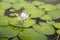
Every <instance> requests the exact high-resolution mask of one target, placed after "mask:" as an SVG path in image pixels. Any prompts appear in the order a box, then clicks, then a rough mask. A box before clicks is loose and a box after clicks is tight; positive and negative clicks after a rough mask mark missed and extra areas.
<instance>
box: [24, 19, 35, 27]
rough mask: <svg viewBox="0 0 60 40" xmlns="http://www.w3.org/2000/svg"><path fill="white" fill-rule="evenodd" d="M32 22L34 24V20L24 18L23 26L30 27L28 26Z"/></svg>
mask: <svg viewBox="0 0 60 40" xmlns="http://www.w3.org/2000/svg"><path fill="white" fill-rule="evenodd" d="M34 24H35V21H34V20H25V21H24V26H25V27H30V26H32V25H34Z"/></svg>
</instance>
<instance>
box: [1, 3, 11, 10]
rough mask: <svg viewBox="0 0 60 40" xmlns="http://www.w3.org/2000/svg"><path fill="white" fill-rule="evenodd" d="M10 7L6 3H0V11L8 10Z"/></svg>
mask: <svg viewBox="0 0 60 40" xmlns="http://www.w3.org/2000/svg"><path fill="white" fill-rule="evenodd" d="M10 7H11V4H10V3H8V2H0V9H8V8H10Z"/></svg>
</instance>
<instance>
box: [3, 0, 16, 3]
mask: <svg viewBox="0 0 60 40" xmlns="http://www.w3.org/2000/svg"><path fill="white" fill-rule="evenodd" d="M2 1H3V2H12V3H15V2H16V1H17V0H2Z"/></svg>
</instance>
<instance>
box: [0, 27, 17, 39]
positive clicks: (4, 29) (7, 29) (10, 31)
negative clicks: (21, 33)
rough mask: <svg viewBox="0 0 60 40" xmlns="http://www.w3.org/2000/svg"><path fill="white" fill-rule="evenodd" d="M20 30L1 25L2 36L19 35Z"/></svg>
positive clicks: (0, 33) (0, 35)
mask: <svg viewBox="0 0 60 40" xmlns="http://www.w3.org/2000/svg"><path fill="white" fill-rule="evenodd" d="M17 34H18V31H17V30H14V29H12V28H10V27H0V37H8V38H11V37H15V36H17Z"/></svg>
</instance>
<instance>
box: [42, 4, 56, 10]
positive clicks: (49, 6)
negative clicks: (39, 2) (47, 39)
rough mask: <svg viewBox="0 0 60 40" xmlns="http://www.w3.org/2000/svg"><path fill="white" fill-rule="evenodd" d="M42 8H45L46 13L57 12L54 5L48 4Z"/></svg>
mask: <svg viewBox="0 0 60 40" xmlns="http://www.w3.org/2000/svg"><path fill="white" fill-rule="evenodd" d="M42 8H45V11H53V10H56V6H55V5H52V4H46V5H44V6H42Z"/></svg>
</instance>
